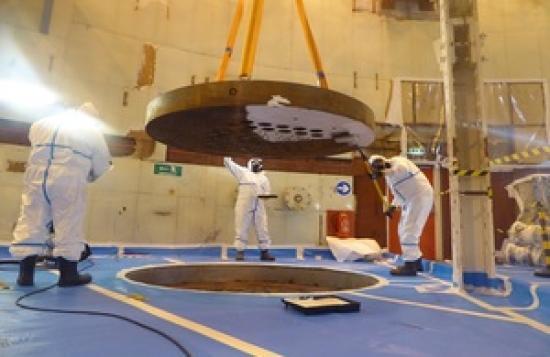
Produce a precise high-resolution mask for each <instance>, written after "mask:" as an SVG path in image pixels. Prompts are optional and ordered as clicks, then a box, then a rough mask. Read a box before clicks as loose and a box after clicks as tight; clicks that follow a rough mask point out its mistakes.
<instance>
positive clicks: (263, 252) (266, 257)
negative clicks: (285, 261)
mask: <svg viewBox="0 0 550 357" xmlns="http://www.w3.org/2000/svg"><path fill="white" fill-rule="evenodd" d="M260 260H263V261H267V262H272V261H274V260H275V257H274V256H272V255H271V254H269V251H268V250H267V249H262V250H261V253H260Z"/></svg>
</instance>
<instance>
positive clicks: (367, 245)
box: [327, 236, 381, 262]
mask: <svg viewBox="0 0 550 357" xmlns="http://www.w3.org/2000/svg"><path fill="white" fill-rule="evenodd" d="M327 243H328V247H329V248H330V251H331V252H332V255H334V258H335V259H336V260H337V261H338V262H343V261H354V260H358V259H365V258H366V259H377V258H379V257H380V256H381V249H380V246H379V245H378V242H377V241H375V240H374V239H368V238H345V239H341V238H337V237H330V236H329V237H327Z"/></svg>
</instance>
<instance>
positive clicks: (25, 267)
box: [17, 255, 38, 286]
mask: <svg viewBox="0 0 550 357" xmlns="http://www.w3.org/2000/svg"><path fill="white" fill-rule="evenodd" d="M36 258H38V255H29V256H28V257H25V258H24V259H23V260H21V262H20V263H19V276H18V277H17V285H19V286H32V285H34V267H35V266H36Z"/></svg>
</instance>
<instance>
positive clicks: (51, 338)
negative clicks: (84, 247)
mask: <svg viewBox="0 0 550 357" xmlns="http://www.w3.org/2000/svg"><path fill="white" fill-rule="evenodd" d="M179 258H180V257H177V258H176V259H179ZM181 259H182V260H184V261H185V262H186V263H188V262H189V261H197V262H199V261H202V262H208V261H218V262H219V261H220V260H219V259H217V260H216V259H213V258H212V257H204V258H203V259H200V257H197V256H189V257H187V256H185V255H183V256H182V257H181ZM95 261H96V266H95V267H93V268H92V271H91V273H92V275H93V278H94V282H95V283H96V284H97V285H99V286H101V287H104V288H107V289H110V290H113V291H116V292H118V293H120V294H128V293H139V294H142V295H144V296H145V297H146V298H147V299H148V301H150V302H149V303H150V304H152V305H154V306H155V307H158V308H160V309H163V310H166V311H169V312H170V313H173V314H176V315H181V316H185V317H186V318H188V319H191V320H193V321H196V322H198V323H201V324H205V325H207V326H212V327H213V328H215V329H216V330H219V331H222V332H225V333H228V334H230V335H231V336H235V337H237V338H240V339H242V340H245V341H249V342H250V343H253V344H254V345H257V346H262V347H263V348H266V349H269V350H272V351H277V352H278V353H280V354H283V355H285V356H321V355H323V356H325V355H338V356H352V355H373V356H395V355H416V356H441V355H445V356H448V357H450V356H464V355H472V356H502V355H518V356H523V355H533V356H534V355H540V356H544V355H547V352H548V335H547V334H545V333H543V332H540V331H538V330H535V329H533V328H531V327H529V326H528V325H525V324H518V323H509V322H506V321H499V320H493V319H490V318H488V319H485V318H479V317H477V316H468V315H463V314H460V313H456V314H455V313H448V312H444V311H437V310H433V309H428V308H417V307H414V306H408V305H405V304H400V303H392V302H386V301H381V300H374V299H366V298H365V299H364V300H363V298H361V297H357V299H359V300H362V301H361V302H362V310H361V311H360V312H359V313H355V314H329V315H326V316H312V317H307V316H303V315H301V314H299V313H296V312H294V311H291V310H285V309H284V307H283V306H282V304H281V302H280V297H278V298H275V297H257V296H242V295H240V296H230V295H223V294H221V295H215V296H214V295H213V294H212V295H211V294H205V293H193V292H187V291H161V290H159V289H156V288H150V287H141V286H136V285H133V284H128V283H126V282H124V281H122V280H120V279H115V278H114V277H115V275H116V273H117V272H118V271H119V270H120V269H122V268H130V267H137V266H143V265H146V264H165V263H166V260H164V257H161V256H155V257H151V256H150V257H146V256H139V257H132V258H127V257H124V258H120V259H116V258H114V257H111V258H110V257H100V258H96V259H95ZM281 262H283V263H286V262H289V263H292V264H300V262H299V261H295V260H294V261H292V260H290V259H282V260H281ZM304 265H307V266H321V267H327V268H331V267H334V268H339V269H350V270H356V271H360V272H363V273H370V274H376V275H380V276H382V277H383V278H386V279H387V280H388V281H389V283H390V284H389V285H388V286H384V287H381V288H379V289H376V290H365V294H369V295H375V296H377V297H378V296H383V297H388V296H389V297H390V298H395V299H401V300H411V301H415V302H416V301H417V300H418V301H420V302H421V303H426V304H431V305H437V306H442V307H450V308H456V309H464V310H468V311H473V312H479V311H482V312H486V313H488V314H492V313H495V314H501V313H500V311H487V310H485V309H483V308H481V307H479V306H477V305H473V304H471V303H470V302H468V301H466V300H464V299H462V298H459V297H456V296H452V295H449V294H445V295H443V294H439V293H427V294H419V293H417V292H416V291H415V289H413V288H410V289H406V288H403V287H396V286H392V282H395V283H397V284H408V285H411V286H421V285H423V284H428V283H430V282H432V283H434V281H432V279H428V277H427V276H425V275H422V276H420V277H418V278H411V279H410V280H409V279H404V278H398V279H397V278H392V277H391V276H389V274H388V273H387V271H388V267H384V266H378V265H374V264H365V263H344V264H340V263H336V262H335V261H333V260H322V261H317V260H313V259H310V260H307V261H306V262H305V263H304ZM15 268H16V267H13V269H12V268H11V267H9V270H5V269H4V268H2V269H0V280H2V281H4V282H9V283H10V284H13V281H15V278H16V276H17V270H16V269H15ZM527 273H529V272H525V274H527ZM522 274H524V272H521V273H517V274H511V275H514V276H518V277H519V276H522ZM52 280H53V281H54V280H55V277H52V276H51V274H49V273H44V272H41V271H39V272H38V273H37V282H38V285H40V286H43V285H45V282H46V281H47V282H51V281H52ZM535 281H536V280H535ZM447 284H448V282H447ZM549 289H550V286H547V285H541V286H540V287H539V288H538V289H537V292H538V294H539V296H540V299H541V308H539V309H536V310H535V311H527V312H523V311H521V315H525V316H527V317H530V318H536V317H534V316H535V315H532V314H538V315H542V314H546V315H542V317H540V316H539V317H540V318H537V319H538V320H539V321H542V320H541V319H542V318H544V316H546V317H550V311H549V310H548V308H550V306H548V302H549V301H550V298H548V296H549V294H550V291H549ZM68 290H70V291H68ZM87 290H88V289H65V290H61V289H58V290H57V291H56V292H52V294H51V295H48V296H45V297H44V298H40V299H35V300H33V301H31V302H32V303H36V304H38V303H40V304H48V305H49V306H60V307H64V305H65V304H68V305H70V306H73V305H74V304H77V305H75V307H78V308H82V305H84V306H93V307H94V308H98V309H101V310H109V311H116V312H119V313H120V312H123V313H124V314H128V316H130V317H134V318H136V317H139V320H140V321H143V322H147V323H149V324H152V325H153V326H155V327H157V328H161V329H162V330H163V331H165V332H167V333H169V334H170V335H172V336H176V337H178V341H180V342H182V343H184V345H185V346H186V347H190V350H191V352H192V353H194V354H195V355H197V356H221V355H223V356H226V355H242V353H240V352H238V351H235V350H233V349H232V348H230V347H227V346H225V345H221V344H219V343H215V342H213V341H211V340H209V339H208V338H205V337H201V336H200V335H196V334H195V333H192V332H188V331H187V330H184V329H182V328H180V327H177V326H173V325H171V324H170V323H168V322H163V321H160V320H159V319H157V318H154V317H151V316H150V315H148V314H145V313H142V312H139V311H136V310H135V309H133V308H130V307H128V306H126V305H125V304H121V303H118V302H115V301H112V300H110V299H108V298H104V297H101V296H100V295H98V294H95V293H91V292H90V293H88V294H84V293H80V294H81V295H78V296H73V294H75V293H77V292H78V291H87ZM22 291H24V290H23V289H18V290H8V291H0V310H2V311H3V312H5V313H3V314H2V323H0V336H2V338H4V340H3V341H6V344H10V346H11V347H8V349H6V348H4V349H2V348H0V354H1V355H2V356H3V357H4V356H12V355H15V356H22V355H37V354H40V355H42V356H48V352H49V351H54V352H56V353H55V354H56V355H59V354H61V355H77V354H79V355H82V350H81V349H82V348H83V347H86V348H87V349H86V352H89V354H88V355H98V356H99V355H122V354H126V355H135V356H140V357H141V356H147V355H162V356H163V357H164V356H172V355H176V354H173V351H172V349H171V346H170V345H169V344H165V343H164V342H163V341H159V339H158V338H156V337H154V336H149V335H148V334H147V333H146V332H139V331H136V329H135V328H133V327H125V326H124V325H123V324H118V323H113V322H112V321H110V320H107V319H105V320H104V321H99V320H95V319H94V325H95V326H96V328H94V329H92V328H91V326H90V323H89V321H87V320H86V319H76V318H71V317H60V316H52V315H48V316H47V318H44V316H45V314H40V313H32V312H23V311H21V310H17V309H16V308H15V307H13V306H12V305H13V300H14V298H15V297H16V296H17V295H19V294H20V293H21V292H22ZM71 296H73V297H71ZM357 299H356V300H357ZM538 315H537V316H538ZM502 316H504V317H507V316H506V315H502ZM4 317H6V318H4ZM510 318H512V317H510ZM514 318H515V317H514ZM52 325H55V326H65V328H63V329H54V330H56V331H52V328H51V326H52ZM29 328H30V329H29ZM67 328H68V329H70V330H71V331H78V332H77V333H76V336H75V338H74V341H75V343H76V345H71V344H63V343H59V341H64V340H66V335H67V333H68V330H67ZM113 330H116V331H117V334H120V338H119V337H118V336H117V338H116V341H114V340H113V333H112V331H113ZM36 331H38V332H36ZM21 336H23V337H22V339H21ZM342 336H343V337H345V339H344V338H343V337H342ZM396 336H399V338H398V339H397V338H396ZM518 336H521V343H518ZM18 338H19V340H18ZM90 341H92V343H90ZM95 341H102V343H93V342H95ZM289 341H292V342H289ZM5 350H6V351H8V353H7V354H5V353H4V352H5ZM21 351H24V353H22V352H21ZM78 352H80V353H78ZM51 355H52V356H53V355H54V353H53V352H52V354H51ZM48 357H49V356H48Z"/></svg>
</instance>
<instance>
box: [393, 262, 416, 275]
mask: <svg viewBox="0 0 550 357" xmlns="http://www.w3.org/2000/svg"><path fill="white" fill-rule="evenodd" d="M416 269H417V264H416V260H413V261H412V262H405V264H403V265H401V266H399V267H397V268H393V269H392V270H390V274H391V275H396V276H416Z"/></svg>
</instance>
